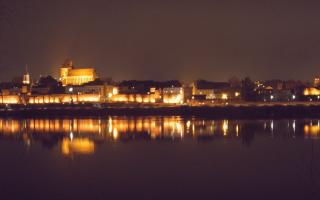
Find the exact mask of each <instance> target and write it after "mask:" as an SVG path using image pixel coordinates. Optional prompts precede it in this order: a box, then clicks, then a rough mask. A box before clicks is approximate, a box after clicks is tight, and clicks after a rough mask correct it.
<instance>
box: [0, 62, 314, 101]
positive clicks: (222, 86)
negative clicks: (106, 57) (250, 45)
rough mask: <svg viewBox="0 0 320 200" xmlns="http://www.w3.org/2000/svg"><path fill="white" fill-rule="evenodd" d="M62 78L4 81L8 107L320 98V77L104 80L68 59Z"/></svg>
mask: <svg viewBox="0 0 320 200" xmlns="http://www.w3.org/2000/svg"><path fill="white" fill-rule="evenodd" d="M59 68H60V77H59V79H55V78H53V77H52V76H42V77H40V78H39V80H35V81H32V79H31V77H30V74H29V73H28V71H27V70H26V73H25V74H24V75H23V77H22V78H21V79H16V80H14V81H12V82H8V83H0V89H1V98H0V103H2V104H51V103H81V102H100V103H102V102H124V103H125V102H131V103H159V104H185V103H188V104H204V103H221V102H222V103H224V102H230V101H241V100H242V101H243V100H256V101H294V100H317V99H320V89H319V86H320V78H316V79H315V82H314V85H310V84H308V83H305V82H300V81H281V80H271V81H264V82H258V81H257V82H253V81H251V80H250V79H245V80H243V81H240V80H239V79H237V78H231V79H230V80H229V81H228V82H211V81H206V80H196V81H194V82H193V83H191V84H183V83H181V82H180V81H177V80H171V81H162V82H159V81H152V80H146V81H136V80H129V81H122V82H118V83H115V82H113V81H112V80H109V79H105V80H104V79H101V78H99V77H98V76H97V73H96V71H95V69H94V68H79V67H75V66H74V64H73V62H72V60H70V59H67V60H66V61H65V62H64V63H63V64H62V65H61V66H60V67H59Z"/></svg>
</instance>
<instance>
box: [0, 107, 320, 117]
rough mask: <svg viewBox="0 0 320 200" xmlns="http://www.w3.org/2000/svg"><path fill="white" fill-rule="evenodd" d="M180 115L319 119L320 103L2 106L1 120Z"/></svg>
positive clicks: (0, 110) (0, 111)
mask: <svg viewBox="0 0 320 200" xmlns="http://www.w3.org/2000/svg"><path fill="white" fill-rule="evenodd" d="M107 116H181V117H201V118H212V119H255V118H260V119H261V118H319V117H320V103H296V104H288V103H282V104H266V103H264V104H258V103H257V104H255V103H251V104H230V105H215V106H206V105H204V106H189V105H174V106H173V105H170V106H169V105H167V106H164V105H151V104H138V105H137V104H74V105H72V104H63V105H61V104H59V105H57V104H55V105H51V104H47V105H27V106H24V105H10V106H9V107H8V106H4V105H2V107H1V109H0V117H4V118H5V117H18V118H20V117H21V118H24V117H32V118H37V117H49V118H52V117H107Z"/></svg>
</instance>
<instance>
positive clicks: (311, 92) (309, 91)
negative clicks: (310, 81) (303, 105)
mask: <svg viewBox="0 0 320 200" xmlns="http://www.w3.org/2000/svg"><path fill="white" fill-rule="evenodd" d="M303 94H304V95H305V96H309V95H311V96H317V95H320V90H318V89H317V88H306V89H304V91H303Z"/></svg>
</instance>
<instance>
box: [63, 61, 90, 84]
mask: <svg viewBox="0 0 320 200" xmlns="http://www.w3.org/2000/svg"><path fill="white" fill-rule="evenodd" d="M95 79H96V72H95V69H94V68H75V67H74V66H73V62H72V60H69V59H67V60H66V61H65V62H64V64H63V65H62V66H61V67H60V81H61V82H62V85H64V86H66V85H82V84H84V83H88V82H90V81H94V80H95Z"/></svg>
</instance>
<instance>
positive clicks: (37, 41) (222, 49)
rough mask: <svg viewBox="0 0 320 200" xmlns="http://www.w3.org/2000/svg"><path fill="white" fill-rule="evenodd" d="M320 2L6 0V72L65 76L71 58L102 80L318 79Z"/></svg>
mask: <svg viewBox="0 0 320 200" xmlns="http://www.w3.org/2000/svg"><path fill="white" fill-rule="evenodd" d="M319 10H320V1H302V0H301V1H293V0H291V1H280V0H278V1H272V0H269V1H257V0H255V1H254V0H252V1H245V0H242V1H239V0H237V1H222V0H220V1H218V0H216V1H214V0H210V1H209V0H208V1H196V0H194V1H182V0H171V1H169V0H168V1H167V0H158V1H153V0H144V1H141V0H134V1H133V0H114V1H111V0H103V1H102V0H101V1H95V0H91V1H89V0H87V1H81V0H74V1H72V0H54V1H43V0H28V1H26V0H0V24H1V26H0V27H1V29H0V30H1V31H0V69H1V72H2V73H0V79H1V80H2V81H4V80H10V79H11V77H14V76H19V75H21V74H22V73H23V71H24V66H25V65H26V64H28V65H29V66H30V71H31V74H32V77H33V78H37V77H38V76H39V75H40V74H42V75H47V74H52V75H54V76H55V77H57V75H58V66H59V65H60V64H62V63H63V61H64V60H65V58H67V57H70V58H72V59H73V60H74V63H75V65H76V66H79V67H95V68H96V69H97V72H98V75H99V76H100V77H112V78H113V79H115V80H123V79H155V80H168V79H180V80H182V81H192V80H194V79H197V78H203V79H208V80H213V81H223V80H227V79H228V78H230V77H231V76H237V77H239V78H242V77H244V76H250V77H252V78H253V79H273V78H280V79H302V80H311V79H312V78H313V77H314V76H315V75H316V74H320V12H319Z"/></svg>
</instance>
